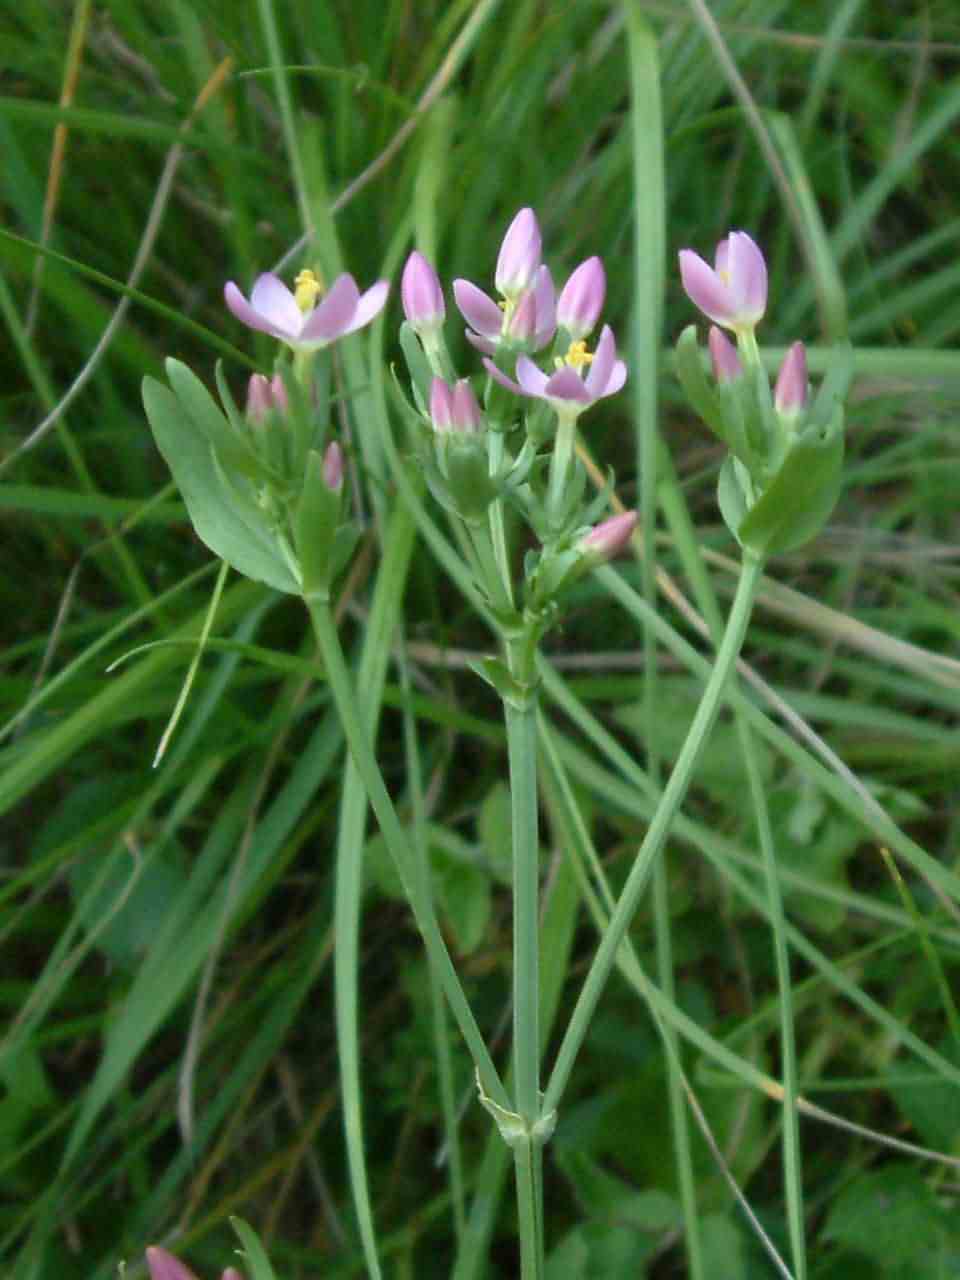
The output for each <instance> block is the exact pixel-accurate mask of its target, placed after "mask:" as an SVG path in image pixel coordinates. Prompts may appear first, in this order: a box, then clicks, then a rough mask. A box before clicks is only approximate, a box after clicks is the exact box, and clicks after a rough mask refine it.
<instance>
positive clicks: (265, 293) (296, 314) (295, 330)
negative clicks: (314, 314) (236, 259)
mask: <svg viewBox="0 0 960 1280" xmlns="http://www.w3.org/2000/svg"><path fill="white" fill-rule="evenodd" d="M250 305H251V306H252V307H253V309H254V311H257V312H259V314H260V315H262V316H263V318H264V320H266V321H267V322H268V323H269V324H272V325H274V327H275V328H277V329H278V330H279V331H280V332H281V333H285V334H288V335H289V336H290V337H291V338H295V337H296V336H297V335H298V334H299V332H300V330H301V328H302V327H303V312H302V311H301V310H300V308H299V307H298V306H297V304H296V302H295V301H294V297H293V294H292V293H291V292H290V290H289V289H288V288H287V286H286V285H285V284H284V283H283V281H282V280H281V279H280V277H279V276H275V275H273V273H272V272H270V271H265V272H264V273H263V275H260V276H257V278H256V280H255V281H254V285H253V289H252V291H251V293H250Z"/></svg>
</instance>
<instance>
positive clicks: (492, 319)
mask: <svg viewBox="0 0 960 1280" xmlns="http://www.w3.org/2000/svg"><path fill="white" fill-rule="evenodd" d="M453 297H454V300H455V301H456V304H457V306H458V307H459V309H460V314H461V315H462V316H463V318H464V320H466V322H467V324H468V325H469V326H470V328H471V329H474V330H475V331H476V332H477V333H479V334H480V335H481V336H482V337H484V338H499V337H500V331H501V329H502V328H503V312H502V311H501V310H500V308H499V307H498V306H497V304H496V303H495V302H494V300H493V299H492V298H488V297H487V295H486V294H485V293H484V292H483V290H482V289H478V288H477V286H476V285H475V284H471V283H470V281H469V280H454V282H453Z"/></svg>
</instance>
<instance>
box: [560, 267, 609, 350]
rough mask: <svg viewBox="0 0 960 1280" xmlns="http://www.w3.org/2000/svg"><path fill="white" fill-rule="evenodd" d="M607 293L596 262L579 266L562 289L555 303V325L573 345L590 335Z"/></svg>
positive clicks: (602, 275) (602, 271)
mask: <svg viewBox="0 0 960 1280" xmlns="http://www.w3.org/2000/svg"><path fill="white" fill-rule="evenodd" d="M606 293H607V277H606V273H605V272H604V269H603V263H602V262H601V261H600V259H599V258H597V257H593V258H588V259H587V260H586V262H581V263H580V265H579V267H577V269H576V271H574V272H573V274H572V275H571V276H570V279H569V280H568V281H567V283H566V284H565V285H564V286H563V289H562V290H561V293H560V298H559V300H558V302H557V324H559V326H560V328H561V329H566V331H567V333H569V335H570V338H571V340H572V341H573V342H577V341H578V340H579V339H580V338H585V337H586V336H587V334H588V333H592V332H593V329H594V327H595V326H596V323H597V321H598V320H599V319H600V312H601V311H602V310H603V301H604V298H605V297H606Z"/></svg>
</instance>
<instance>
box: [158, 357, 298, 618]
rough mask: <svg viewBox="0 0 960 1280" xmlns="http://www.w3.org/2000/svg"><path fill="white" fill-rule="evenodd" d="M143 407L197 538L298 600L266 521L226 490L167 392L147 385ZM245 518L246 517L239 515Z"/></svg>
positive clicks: (200, 439)
mask: <svg viewBox="0 0 960 1280" xmlns="http://www.w3.org/2000/svg"><path fill="white" fill-rule="evenodd" d="M143 404H144V408H145V409H146V413H147V418H148V420H149V422H150V427H151V429H152V431H153V435H154V439H155V440H156V442H157V447H158V448H159V450H160V452H161V453H162V454H163V457H164V459H165V461H166V463H167V466H168V467H169V468H170V470H171V472H172V473H173V478H174V480H175V481H176V482H177V487H178V488H179V490H180V493H181V495H182V496H183V500H184V502H185V503H186V506H187V511H188V512H189V514H190V519H191V521H192V523H193V527H194V529H195V530H196V533H197V537H198V538H199V539H200V540H201V542H203V543H204V544H205V545H206V546H207V547H209V548H210V550H211V551H212V552H213V553H214V555H217V556H219V557H220V559H221V560H226V562H227V564H229V565H231V566H232V567H233V568H234V569H236V570H237V571H238V572H239V573H242V574H244V575H245V576H246V577H248V578H253V579H254V580H255V581H257V582H265V583H266V584H267V586H270V587H274V588H275V589H276V590H277V591H286V592H288V593H290V594H293V595H299V593H300V585H299V583H298V582H297V581H296V579H295V578H294V576H293V573H292V571H291V569H290V567H289V566H288V564H287V562H286V560H285V559H284V556H283V553H282V552H281V550H280V548H279V546H278V544H277V541H276V537H275V535H274V534H273V533H272V531H271V529H270V527H269V524H268V521H267V518H266V516H265V515H264V514H263V513H262V512H259V510H258V508H257V507H256V506H255V504H254V503H253V501H252V500H247V501H246V502H244V500H243V499H242V498H241V496H240V495H239V494H238V493H237V492H236V491H235V489H228V488H227V487H226V485H225V483H224V479H223V475H222V472H221V471H220V468H219V467H218V466H217V465H216V462H215V460H214V455H213V451H212V449H211V447H210V444H209V442H208V441H207V439H206V438H205V437H204V436H203V435H202V434H200V432H198V431H197V430H196V428H195V427H194V426H193V425H192V421H191V419H189V418H188V417H187V416H186V414H185V413H184V411H183V408H182V407H181V405H180V402H179V400H178V399H177V397H176V396H175V395H174V394H173V392H172V391H170V390H169V388H167V387H165V386H163V384H162V383H160V382H157V381H156V379H154V378H145V379H144V382H143ZM241 513H242V514H241Z"/></svg>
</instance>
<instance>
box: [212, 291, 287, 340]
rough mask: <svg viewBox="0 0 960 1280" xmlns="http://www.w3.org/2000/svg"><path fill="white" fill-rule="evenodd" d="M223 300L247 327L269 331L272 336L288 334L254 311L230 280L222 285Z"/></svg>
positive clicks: (264, 331)
mask: <svg viewBox="0 0 960 1280" xmlns="http://www.w3.org/2000/svg"><path fill="white" fill-rule="evenodd" d="M223 300H224V302H226V304H227V306H228V307H229V308H230V310H231V311H232V312H233V314H234V315H235V316H236V317H237V319H238V320H239V321H240V323H241V324H245V325H246V326H247V328H248V329H257V330H259V332H260V333H269V334H270V336H271V337H273V338H288V337H289V336H290V335H289V334H287V333H286V332H284V331H283V330H282V329H278V328H277V326H276V325H275V324H271V323H270V321H269V320H266V319H264V317H263V316H262V315H261V314H260V312H259V311H255V310H254V309H253V307H251V305H250V303H249V302H248V301H247V300H246V298H245V297H244V296H243V294H242V293H241V292H240V290H239V289H238V288H237V286H236V285H235V284H234V282H233V281H232V280H228V281H227V283H226V284H225V285H224V287H223Z"/></svg>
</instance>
